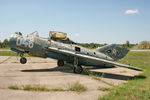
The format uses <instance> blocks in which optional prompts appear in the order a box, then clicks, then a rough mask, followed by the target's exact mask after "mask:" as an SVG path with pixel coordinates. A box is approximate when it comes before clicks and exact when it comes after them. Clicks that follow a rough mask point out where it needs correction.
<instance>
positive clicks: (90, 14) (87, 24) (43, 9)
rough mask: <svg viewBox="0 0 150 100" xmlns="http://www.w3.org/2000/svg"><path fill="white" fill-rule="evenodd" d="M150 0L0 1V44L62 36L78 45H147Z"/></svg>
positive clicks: (149, 25)
mask: <svg viewBox="0 0 150 100" xmlns="http://www.w3.org/2000/svg"><path fill="white" fill-rule="evenodd" d="M149 5H150V0H0V40H1V41H2V40H4V39H5V38H8V37H9V36H10V34H11V33H14V32H22V33H23V34H28V33H31V32H33V31H38V32H39V35H40V36H41V37H48V36H49V31H61V32H66V33H67V34H68V36H69V38H70V39H72V40H73V41H75V42H82V43H92V42H93V43H108V44H111V43H125V42H126V41H127V40H128V41H130V43H139V42H141V41H150V6H149Z"/></svg>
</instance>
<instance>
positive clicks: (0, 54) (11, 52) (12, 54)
mask: <svg viewBox="0 0 150 100" xmlns="http://www.w3.org/2000/svg"><path fill="white" fill-rule="evenodd" d="M0 56H17V53H16V52H13V51H0ZM18 56H19V55H18ZM24 56H25V57H29V55H28V54H25V55H24Z"/></svg>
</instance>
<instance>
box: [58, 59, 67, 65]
mask: <svg viewBox="0 0 150 100" xmlns="http://www.w3.org/2000/svg"><path fill="white" fill-rule="evenodd" d="M64 64H65V63H64V61H63V60H58V61H57V65H58V66H64Z"/></svg>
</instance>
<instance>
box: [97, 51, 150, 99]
mask: <svg viewBox="0 0 150 100" xmlns="http://www.w3.org/2000/svg"><path fill="white" fill-rule="evenodd" d="M118 62H120V63H124V64H130V65H133V66H136V67H139V68H143V69H144V72H143V73H142V74H140V75H138V76H136V77H135V78H133V79H132V80H129V81H128V82H127V83H124V84H121V85H119V86H115V87H114V88H112V89H111V91H110V92H109V93H108V94H106V95H104V96H103V97H99V98H98V100H150V52H129V54H128V55H127V56H126V57H125V58H123V59H121V60H119V61H118Z"/></svg>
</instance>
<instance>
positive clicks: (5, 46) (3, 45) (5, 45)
mask: <svg viewBox="0 0 150 100" xmlns="http://www.w3.org/2000/svg"><path fill="white" fill-rule="evenodd" d="M0 48H9V42H8V39H5V40H4V41H3V42H1V41H0Z"/></svg>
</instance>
